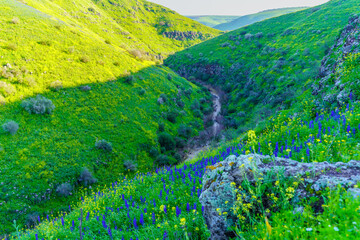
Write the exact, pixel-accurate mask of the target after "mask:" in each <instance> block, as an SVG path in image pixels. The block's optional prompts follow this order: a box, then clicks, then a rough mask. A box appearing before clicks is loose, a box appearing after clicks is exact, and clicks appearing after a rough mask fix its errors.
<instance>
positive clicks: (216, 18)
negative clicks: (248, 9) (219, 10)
mask: <svg viewBox="0 0 360 240" xmlns="http://www.w3.org/2000/svg"><path fill="white" fill-rule="evenodd" d="M187 17H188V18H190V19H192V20H195V21H197V22H199V23H202V24H204V25H206V26H208V27H215V26H216V25H220V24H224V23H228V22H231V21H233V20H235V19H237V18H239V16H229V15H224V16H221V15H202V16H187Z"/></svg>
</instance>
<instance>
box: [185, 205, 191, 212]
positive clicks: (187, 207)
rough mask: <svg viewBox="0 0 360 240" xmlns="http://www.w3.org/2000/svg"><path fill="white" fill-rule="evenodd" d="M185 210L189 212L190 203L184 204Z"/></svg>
mask: <svg viewBox="0 0 360 240" xmlns="http://www.w3.org/2000/svg"><path fill="white" fill-rule="evenodd" d="M186 211H188V212H190V205H189V203H187V204H186Z"/></svg>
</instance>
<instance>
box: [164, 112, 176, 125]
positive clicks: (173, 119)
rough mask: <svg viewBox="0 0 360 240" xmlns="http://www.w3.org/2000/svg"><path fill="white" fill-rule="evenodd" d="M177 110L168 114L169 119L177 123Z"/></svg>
mask: <svg viewBox="0 0 360 240" xmlns="http://www.w3.org/2000/svg"><path fill="white" fill-rule="evenodd" d="M177 116H178V114H177V112H169V113H168V114H167V116H166V118H167V120H168V121H169V122H172V123H176V118H177Z"/></svg>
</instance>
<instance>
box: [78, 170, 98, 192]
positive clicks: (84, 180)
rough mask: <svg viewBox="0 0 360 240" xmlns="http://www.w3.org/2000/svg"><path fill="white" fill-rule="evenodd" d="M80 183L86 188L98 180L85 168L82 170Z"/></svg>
mask: <svg viewBox="0 0 360 240" xmlns="http://www.w3.org/2000/svg"><path fill="white" fill-rule="evenodd" d="M78 181H79V182H80V183H81V184H82V185H84V186H85V187H86V186H88V185H91V184H94V183H96V182H97V179H96V178H95V177H93V175H92V173H91V172H90V171H89V169H88V168H86V167H84V168H83V169H82V170H81V173H80V176H79V178H78Z"/></svg>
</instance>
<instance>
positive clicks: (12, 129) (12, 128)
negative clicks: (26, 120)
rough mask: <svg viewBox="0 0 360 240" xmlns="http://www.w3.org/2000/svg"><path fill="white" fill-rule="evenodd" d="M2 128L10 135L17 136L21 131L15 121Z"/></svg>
mask: <svg viewBox="0 0 360 240" xmlns="http://www.w3.org/2000/svg"><path fill="white" fill-rule="evenodd" d="M2 128H3V129H4V131H5V132H7V133H10V134H11V135H15V134H16V132H17V131H18V130H19V124H18V123H17V122H15V121H9V122H7V123H5V124H4V125H2Z"/></svg>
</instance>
